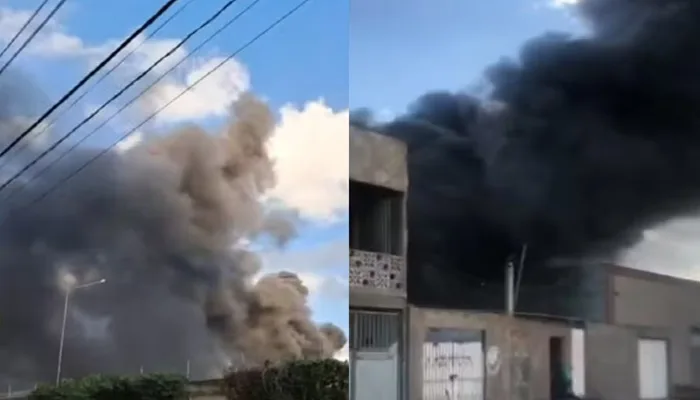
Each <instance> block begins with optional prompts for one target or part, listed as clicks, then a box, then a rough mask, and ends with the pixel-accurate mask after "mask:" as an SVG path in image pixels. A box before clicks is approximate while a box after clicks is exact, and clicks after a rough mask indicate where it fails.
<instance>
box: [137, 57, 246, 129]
mask: <svg viewBox="0 0 700 400" xmlns="http://www.w3.org/2000/svg"><path fill="white" fill-rule="evenodd" d="M223 60H224V59H223V58H220V57H215V58H210V59H208V60H199V61H196V60H195V61H194V63H192V65H194V64H196V65H195V66H193V67H192V68H191V69H190V70H188V71H184V77H183V78H182V79H178V78H177V77H175V76H173V77H168V78H166V79H165V80H164V81H162V83H160V84H158V85H156V86H155V87H154V88H153V89H152V90H150V91H149V93H148V94H147V95H146V96H144V97H142V99H141V104H142V106H143V107H144V108H145V109H146V110H148V111H150V112H153V111H156V110H158V109H160V108H161V107H162V106H164V105H165V104H167V103H168V102H170V101H171V100H172V99H174V98H175V97H177V96H178V95H179V94H180V93H181V92H182V91H184V90H185V89H186V88H187V86H189V85H191V84H193V83H194V82H196V81H197V80H198V79H200V78H201V77H202V76H204V75H205V74H206V73H208V72H209V71H210V70H212V69H213V68H214V67H216V66H217V65H218V64H219V63H221V62H222V61H223ZM249 88H250V77H249V75H248V70H247V69H246V68H245V67H244V66H243V65H242V64H240V63H239V62H237V61H236V60H230V61H228V62H227V63H225V64H223V65H222V66H221V67H220V68H219V69H217V70H216V71H215V72H213V73H212V74H211V75H209V76H207V77H206V78H205V79H204V80H203V81H202V82H201V83H199V84H197V85H196V86H194V87H193V88H192V89H191V90H189V91H187V92H186V93H185V94H184V95H182V96H181V97H180V98H179V99H177V100H176V101H174V102H173V103H172V104H170V105H169V106H168V107H167V108H165V109H164V110H163V111H161V112H159V113H158V116H157V121H158V122H162V123H168V122H182V121H187V120H195V119H202V118H207V117H221V116H225V115H226V114H227V113H228V111H229V105H230V104H231V103H232V102H234V101H235V100H236V99H237V98H238V97H239V96H240V94H241V93H243V92H244V91H246V90H248V89H249Z"/></svg>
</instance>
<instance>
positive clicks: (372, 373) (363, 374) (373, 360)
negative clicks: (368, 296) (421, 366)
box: [350, 310, 402, 400]
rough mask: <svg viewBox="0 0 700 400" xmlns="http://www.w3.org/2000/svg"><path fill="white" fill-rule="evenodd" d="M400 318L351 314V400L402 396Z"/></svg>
mask: <svg viewBox="0 0 700 400" xmlns="http://www.w3.org/2000/svg"><path fill="white" fill-rule="evenodd" d="M401 335H402V329H401V315H400V314H399V313H389V312H373V311H359V310H351V311H350V398H351V399H352V400H354V399H357V400H366V399H372V398H377V399H379V398H381V399H382V400H385V399H386V400H398V399H400V394H401V390H400V389H401V381H402V379H401V371H402V368H401V362H400V360H401V358H400V357H401V343H402V341H401Z"/></svg>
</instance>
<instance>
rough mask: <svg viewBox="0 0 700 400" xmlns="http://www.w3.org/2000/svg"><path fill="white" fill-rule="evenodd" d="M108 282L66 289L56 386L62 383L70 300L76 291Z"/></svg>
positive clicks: (90, 283) (104, 280) (85, 284)
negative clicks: (62, 365)
mask: <svg viewBox="0 0 700 400" xmlns="http://www.w3.org/2000/svg"><path fill="white" fill-rule="evenodd" d="M105 282H107V279H100V280H99V281H94V282H89V283H84V284H82V285H78V286H74V287H68V289H66V299H65V302H64V303H63V324H62V325H61V343H60V344H59V347H58V367H57V368H56V386H58V385H59V384H60V383H61V364H62V363H63V342H64V340H65V338H66V320H67V319H68V298H69V297H70V294H71V292H72V291H74V290H78V289H84V288H87V287H90V286H95V285H101V284H103V283H105Z"/></svg>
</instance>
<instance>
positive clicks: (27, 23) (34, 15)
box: [0, 0, 49, 58]
mask: <svg viewBox="0 0 700 400" xmlns="http://www.w3.org/2000/svg"><path fill="white" fill-rule="evenodd" d="M48 2H49V0H44V1H42V2H41V4H39V7H37V8H36V10H34V12H33V13H32V15H30V16H29V18H28V19H27V20H26V21H25V22H24V24H23V25H22V26H21V27H20V28H19V30H18V31H17V33H16V34H15V36H13V37H12V39H10V41H9V42H7V45H5V48H4V49H2V51H0V58H2V56H4V55H5V53H7V50H9V49H10V47H12V45H13V44H15V41H16V40H17V39H19V37H20V35H21V34H22V32H24V30H25V29H27V27H28V26H29V24H31V23H32V21H34V18H36V16H37V15H39V12H41V10H42V9H43V8H44V7H45V6H46V3H48Z"/></svg>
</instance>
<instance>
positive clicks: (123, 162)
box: [0, 94, 345, 383]
mask: <svg viewBox="0 0 700 400" xmlns="http://www.w3.org/2000/svg"><path fill="white" fill-rule="evenodd" d="M6 96H7V94H6ZM6 101H10V100H6ZM10 115H11V113H8V115H7V116H8V117H9V116H10ZM4 116H6V115H3V117H4ZM274 123H275V121H274V117H273V115H272V113H271V112H270V110H269V109H268V108H267V106H266V105H265V104H263V103H262V102H261V101H259V100H257V99H256V98H254V97H253V96H252V95H250V94H247V95H244V96H243V97H242V98H241V99H240V100H239V101H238V102H237V103H236V104H235V105H234V106H233V107H232V115H231V122H230V123H229V124H228V125H227V126H226V128H225V130H224V132H223V133H222V134H221V135H212V134H209V133H207V132H205V131H204V130H202V129H200V128H199V127H197V126H188V127H184V128H181V129H179V130H178V131H176V132H174V133H172V134H169V135H167V136H163V137H158V138H156V139H153V140H150V141H147V142H145V143H143V144H141V145H139V146H138V147H136V148H133V149H131V150H130V151H128V152H126V153H123V154H120V153H117V152H112V153H108V154H106V155H105V156H104V157H102V158H99V159H98V160H97V161H96V162H94V163H93V164H91V165H90V166H89V167H88V168H86V169H84V170H83V171H82V172H81V173H79V174H78V175H76V176H75V177H74V178H73V179H72V180H70V181H67V182H66V183H65V184H63V185H61V186H60V187H59V189H57V190H56V191H54V192H52V193H51V194H49V195H48V196H46V197H45V198H44V199H43V200H42V201H40V202H38V203H36V204H34V205H31V206H26V204H31V203H29V202H30V201H31V200H32V199H35V198H38V196H40V195H41V194H42V193H45V192H46V191H47V190H48V189H49V188H50V187H51V186H52V185H54V184H55V183H56V182H58V181H59V180H60V179H62V178H63V177H64V176H66V175H67V174H69V173H71V172H72V171H74V170H76V169H77V168H78V167H79V166H80V165H81V164H82V163H84V162H85V161H86V160H87V159H89V158H91V157H93V155H94V154H95V152H94V151H92V150H81V151H76V152H75V153H73V154H72V156H70V157H67V158H66V159H64V160H63V161H62V162H60V163H58V164H57V165H56V166H55V168H53V169H52V170H51V172H50V173H48V174H46V175H44V176H42V177H41V178H38V179H35V180H32V181H29V182H24V183H20V184H17V185H16V186H15V187H19V186H21V187H22V188H23V191H21V192H18V193H21V195H17V196H15V197H14V198H13V199H12V201H11V202H10V201H5V202H4V203H3V208H2V211H1V215H0V221H1V222H0V381H3V380H5V381H14V382H15V383H16V382H25V383H34V382H36V381H46V380H51V379H52V377H54V376H55V375H54V374H55V371H56V365H57V357H58V349H59V337H60V330H61V321H62V313H63V300H64V298H65V293H66V290H67V289H68V288H70V287H75V285H76V284H85V283H87V282H93V281H95V280H99V279H103V278H104V279H106V283H105V284H103V285H99V286H92V287H85V288H79V289H75V290H74V291H72V292H71V296H70V307H69V314H68V321H67V329H66V342H65V343H66V344H65V350H64V360H63V371H64V376H66V377H75V376H81V375H85V374H90V373H132V374H133V373H138V372H139V369H140V368H143V370H144V371H146V372H149V371H151V372H153V371H158V372H180V373H184V372H185V370H186V368H187V367H186V366H187V364H188V361H189V362H190V365H191V371H192V374H193V377H203V376H206V375H207V374H210V373H215V372H218V371H222V370H223V368H225V367H226V366H227V364H229V363H234V364H235V365H237V366H240V365H245V366H254V365H259V364H262V363H265V362H267V361H270V362H273V363H274V362H279V361H284V360H289V359H300V358H308V359H313V358H324V357H330V356H332V355H333V354H334V353H335V352H336V351H337V350H339V349H340V348H341V347H342V346H343V345H344V343H345V337H344V336H343V334H342V331H340V330H339V329H338V328H336V327H332V328H329V327H328V326H327V325H322V326H318V325H316V324H315V323H314V322H313V321H312V318H311V312H310V310H309V307H308V305H307V295H308V290H307V289H306V288H305V287H304V286H303V284H302V283H301V281H300V280H299V278H298V277H296V275H294V274H292V273H279V274H272V275H268V276H264V277H263V278H261V279H260V280H259V281H257V282H256V281H255V280H254V277H255V276H256V274H257V273H258V272H259V270H260V261H259V259H258V257H257V256H256V254H255V253H253V252H251V251H250V250H248V248H247V247H246V244H245V243H246V241H247V240H250V239H254V238H256V237H259V236H261V235H268V236H269V237H272V238H274V239H275V240H277V241H278V242H279V243H280V244H283V243H284V242H285V241H286V240H288V239H289V238H291V237H293V236H294V229H293V220H290V219H289V218H285V214H284V213H282V212H269V211H267V210H266V208H265V207H263V204H262V202H261V200H260V197H261V195H262V194H264V193H265V191H266V190H268V189H270V188H271V187H273V186H274V184H275V174H274V163H273V160H271V159H270V157H269V155H268V154H267V152H266V147H265V145H266V141H267V140H268V138H269V137H270V135H271V133H272V131H273V128H274ZM13 132H15V131H13ZM4 134H9V133H8V132H4ZM13 134H14V135H16V134H17V133H13ZM17 159H19V158H17ZM3 172H5V171H3ZM27 176H32V173H28V174H27ZM12 189H13V187H8V188H7V190H8V191H10V192H11V191H12ZM0 197H3V198H4V196H0ZM10 203H11V204H13V205H14V206H10Z"/></svg>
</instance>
